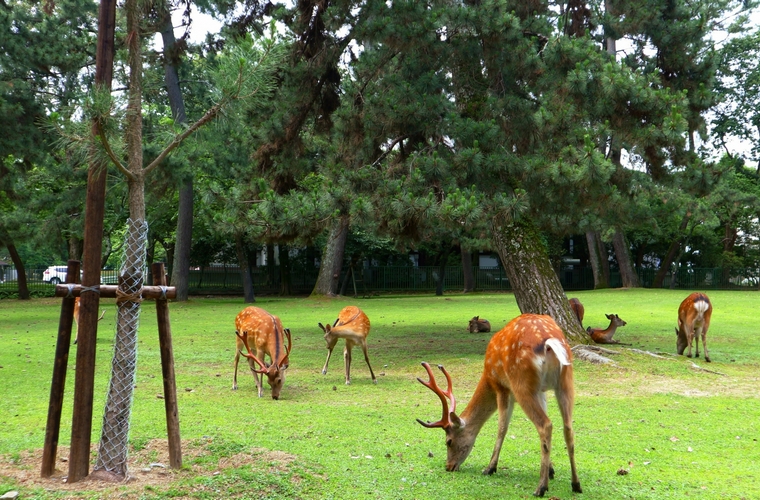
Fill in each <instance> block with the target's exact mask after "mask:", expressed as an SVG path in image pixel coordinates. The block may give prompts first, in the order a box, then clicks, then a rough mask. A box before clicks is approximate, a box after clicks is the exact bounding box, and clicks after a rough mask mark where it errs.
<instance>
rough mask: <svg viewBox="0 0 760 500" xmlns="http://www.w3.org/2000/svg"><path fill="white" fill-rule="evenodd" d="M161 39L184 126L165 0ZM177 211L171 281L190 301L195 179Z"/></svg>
mask: <svg viewBox="0 0 760 500" xmlns="http://www.w3.org/2000/svg"><path fill="white" fill-rule="evenodd" d="M162 10H163V19H162V20H161V39H162V41H163V44H164V83H165V85H166V93H167V96H168V98H169V105H170V106H171V110H172V116H173V117H174V122H175V123H176V124H178V125H183V124H184V123H186V122H187V117H186V116H185V101H184V99H183V98H182V90H181V89H180V86H179V73H178V71H177V67H178V66H179V64H180V59H179V54H178V51H177V40H176V38H175V37H174V25H173V24H172V18H171V11H170V9H169V6H168V5H167V4H166V2H164V5H163V7H162ZM178 210H179V211H178V214H177V242H176V243H175V245H174V260H173V261H172V276H171V284H172V286H173V287H175V288H176V289H177V298H176V299H174V300H176V301H178V302H184V301H186V300H187V298H188V295H189V289H190V246H191V245H192V238H193V178H192V177H190V178H188V179H186V180H185V181H184V182H183V183H182V186H180V189H179V209H178Z"/></svg>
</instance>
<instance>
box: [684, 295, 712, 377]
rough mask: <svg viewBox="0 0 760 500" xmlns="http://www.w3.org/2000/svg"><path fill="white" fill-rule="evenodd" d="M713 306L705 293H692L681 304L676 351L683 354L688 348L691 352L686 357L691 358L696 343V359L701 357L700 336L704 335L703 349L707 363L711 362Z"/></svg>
mask: <svg viewBox="0 0 760 500" xmlns="http://www.w3.org/2000/svg"><path fill="white" fill-rule="evenodd" d="M711 316H712V304H711V303H710V299H708V298H707V295H705V294H704V293H698V292H695V293H692V294H691V295H689V296H688V297H686V298H685V299H684V301H683V302H681V306H680V307H679V308H678V328H676V335H677V339H676V349H677V350H678V354H683V351H684V350H685V349H686V347H687V346H688V347H689V351H688V352H687V353H686V357H687V358H690V357H691V343H692V340H694V342H695V344H696V345H695V348H696V353H695V357H697V358H698V357H699V336H700V335H702V349H704V351H705V361H707V362H708V363H709V362H710V354H709V353H708V352H707V329H708V328H710V317H711Z"/></svg>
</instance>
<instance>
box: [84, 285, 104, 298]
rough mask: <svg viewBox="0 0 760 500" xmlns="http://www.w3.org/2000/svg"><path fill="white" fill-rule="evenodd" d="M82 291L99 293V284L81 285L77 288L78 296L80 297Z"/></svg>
mask: <svg viewBox="0 0 760 500" xmlns="http://www.w3.org/2000/svg"><path fill="white" fill-rule="evenodd" d="M84 292H94V293H97V294H98V295H100V285H95V286H83V287H82V288H81V289H80V290H79V296H80V297H81V296H82V294H83V293H84Z"/></svg>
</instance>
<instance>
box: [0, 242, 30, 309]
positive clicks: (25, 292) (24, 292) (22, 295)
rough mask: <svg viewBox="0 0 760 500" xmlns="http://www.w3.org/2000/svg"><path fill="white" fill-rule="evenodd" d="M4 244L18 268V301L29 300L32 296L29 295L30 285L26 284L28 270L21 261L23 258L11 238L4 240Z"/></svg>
mask: <svg viewBox="0 0 760 500" xmlns="http://www.w3.org/2000/svg"><path fill="white" fill-rule="evenodd" d="M3 243H5V247H6V248H7V249H8V253H9V254H10V257H11V262H13V265H14V266H16V279H17V280H18V299H19V300H29V299H30V298H31V296H30V295H29V284H28V283H27V282H26V268H25V267H24V261H23V260H21V256H20V255H19V254H18V251H17V250H16V245H14V244H13V243H12V242H11V241H10V239H9V238H4V241H3Z"/></svg>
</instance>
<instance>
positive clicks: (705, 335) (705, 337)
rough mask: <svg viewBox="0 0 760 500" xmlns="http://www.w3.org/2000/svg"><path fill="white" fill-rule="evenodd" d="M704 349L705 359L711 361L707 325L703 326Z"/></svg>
mask: <svg viewBox="0 0 760 500" xmlns="http://www.w3.org/2000/svg"><path fill="white" fill-rule="evenodd" d="M701 333H702V350H704V351H705V361H706V362H708V363H709V362H710V354H709V353H708V352H707V325H705V326H703V327H702V332H701Z"/></svg>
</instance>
